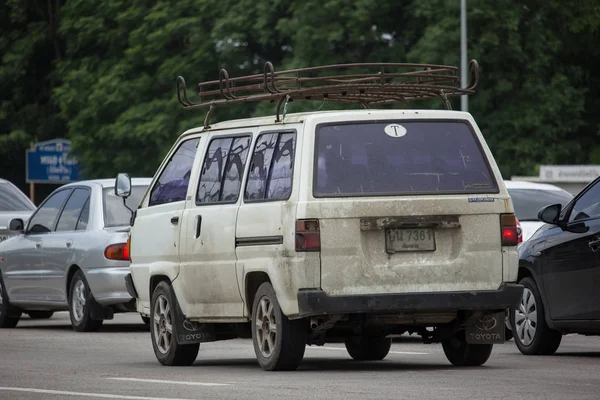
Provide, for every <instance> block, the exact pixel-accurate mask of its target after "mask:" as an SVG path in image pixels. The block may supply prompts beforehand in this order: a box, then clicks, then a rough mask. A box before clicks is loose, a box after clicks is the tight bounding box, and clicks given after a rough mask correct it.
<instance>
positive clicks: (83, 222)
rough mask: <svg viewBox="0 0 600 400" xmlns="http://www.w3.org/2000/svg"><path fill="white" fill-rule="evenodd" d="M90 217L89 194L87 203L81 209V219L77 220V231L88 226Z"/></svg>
mask: <svg viewBox="0 0 600 400" xmlns="http://www.w3.org/2000/svg"><path fill="white" fill-rule="evenodd" d="M89 218H90V197H89V196H88V198H87V200H86V201H85V204H84V205H83V209H82V210H81V214H80V215H79V221H77V226H76V227H75V230H76V231H84V230H85V229H86V228H87V225H88V220H89Z"/></svg>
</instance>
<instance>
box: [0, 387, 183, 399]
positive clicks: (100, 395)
mask: <svg viewBox="0 0 600 400" xmlns="http://www.w3.org/2000/svg"><path fill="white" fill-rule="evenodd" d="M0 391H6V392H27V393H43V394H56V395H62V396H79V397H86V398H91V397H96V398H102V399H122V400H189V399H175V398H167V397H144V396H125V395H120V394H107V393H87V392H67V391H64V390H48V389H35V388H19V387H1V386H0Z"/></svg>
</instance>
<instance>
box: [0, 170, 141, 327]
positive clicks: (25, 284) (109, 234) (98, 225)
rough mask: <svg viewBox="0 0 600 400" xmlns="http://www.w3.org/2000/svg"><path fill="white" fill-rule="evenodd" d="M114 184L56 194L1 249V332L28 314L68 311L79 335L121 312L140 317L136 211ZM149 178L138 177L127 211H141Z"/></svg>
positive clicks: (83, 185) (15, 223) (14, 224)
mask: <svg viewBox="0 0 600 400" xmlns="http://www.w3.org/2000/svg"><path fill="white" fill-rule="evenodd" d="M114 184H115V181H114V179H110V180H109V179H106V180H93V181H81V182H77V183H72V184H68V185H65V186H62V187H60V188H59V189H57V190H55V191H54V192H53V193H52V194H51V195H50V196H48V198H46V200H44V202H43V203H42V204H41V205H40V206H39V208H38V209H37V210H36V211H35V213H34V214H33V215H32V216H31V218H29V221H28V222H27V223H26V224H24V223H23V222H22V221H21V220H20V219H13V220H12V221H11V223H10V225H11V228H12V230H13V231H15V233H16V236H13V237H12V238H10V239H8V240H6V241H4V242H3V243H1V244H0V272H1V274H0V327H3V328H8V327H14V326H16V325H17V323H18V320H19V317H20V316H21V314H22V313H23V312H25V313H32V312H35V313H37V316H38V317H43V316H44V315H45V316H46V317H49V316H51V315H52V313H53V312H55V311H66V310H68V311H69V312H70V315H71V323H72V325H73V328H74V329H75V330H76V331H94V330H97V329H99V328H100V327H101V326H102V322H103V320H104V319H110V318H112V316H113V314H114V313H115V312H127V311H135V310H136V309H135V300H134V299H132V298H131V296H130V295H129V294H128V293H127V289H126V287H125V280H124V277H125V275H126V274H127V273H128V272H129V249H128V244H127V241H128V237H129V221H130V217H131V211H130V210H129V209H128V208H127V207H126V206H125V204H124V203H123V199H121V198H120V197H117V196H116V195H115V193H114ZM149 184H150V179H149V178H134V179H132V191H131V196H130V197H128V198H127V206H128V207H129V208H131V209H136V208H137V206H138V204H139V202H140V200H141V198H142V196H143V195H144V193H145V191H146V189H147V187H148V185H149Z"/></svg>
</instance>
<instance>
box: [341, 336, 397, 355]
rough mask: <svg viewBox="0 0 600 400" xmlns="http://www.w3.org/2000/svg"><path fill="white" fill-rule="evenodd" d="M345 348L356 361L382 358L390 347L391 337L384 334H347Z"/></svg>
mask: <svg viewBox="0 0 600 400" xmlns="http://www.w3.org/2000/svg"><path fill="white" fill-rule="evenodd" d="M345 343H346V350H348V354H350V357H352V358H353V359H355V360H356V361H379V360H383V359H384V358H385V357H386V356H387V355H388V353H389V352H390V348H391V347H392V339H391V338H386V337H385V336H349V337H347V338H346V342H345Z"/></svg>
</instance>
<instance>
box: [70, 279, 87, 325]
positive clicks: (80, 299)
mask: <svg viewBox="0 0 600 400" xmlns="http://www.w3.org/2000/svg"><path fill="white" fill-rule="evenodd" d="M85 298H86V293H85V284H84V283H83V282H82V281H77V283H75V288H74V290H73V298H72V300H71V303H72V305H73V317H75V320H76V321H81V320H82V319H83V311H84V310H85Z"/></svg>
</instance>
